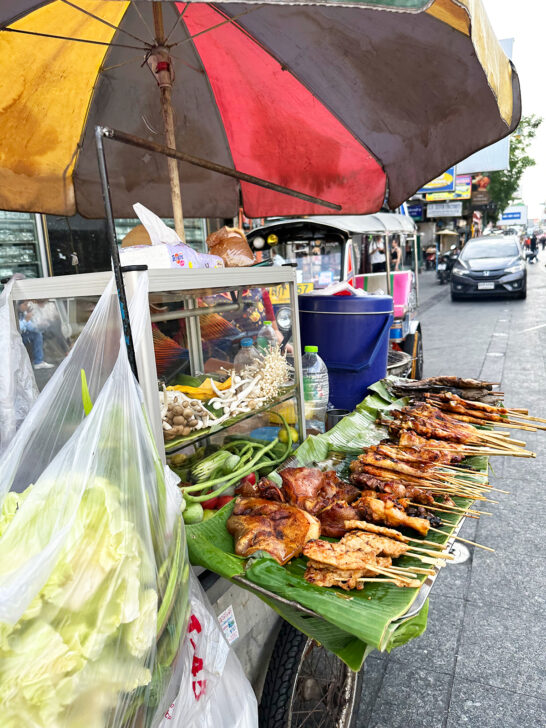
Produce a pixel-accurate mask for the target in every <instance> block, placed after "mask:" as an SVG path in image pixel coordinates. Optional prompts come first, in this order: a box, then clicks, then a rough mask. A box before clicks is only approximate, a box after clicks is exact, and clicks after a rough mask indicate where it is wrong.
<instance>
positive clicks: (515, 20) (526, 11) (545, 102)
mask: <svg viewBox="0 0 546 728" xmlns="http://www.w3.org/2000/svg"><path fill="white" fill-rule="evenodd" d="M483 3H484V5H485V7H486V10H487V13H488V15H489V19H490V20H491V24H492V25H493V29H494V30H495V33H496V35H497V37H498V38H514V55H513V58H512V60H513V61H514V64H515V66H516V69H517V71H518V75H519V80H520V84H521V96H522V102H523V113H524V114H526V115H527V114H538V115H539V116H542V117H543V118H544V121H543V123H542V126H541V127H540V129H539V131H538V134H537V137H536V139H535V143H534V144H533V147H532V149H531V156H532V157H534V159H535V160H536V166H535V167H531V168H530V169H528V170H527V171H526V172H525V174H524V176H523V178H522V183H521V192H522V195H523V199H524V200H525V202H526V203H527V205H528V206H529V217H530V218H534V217H538V216H539V214H540V213H541V212H542V205H541V203H543V202H546V0H483Z"/></svg>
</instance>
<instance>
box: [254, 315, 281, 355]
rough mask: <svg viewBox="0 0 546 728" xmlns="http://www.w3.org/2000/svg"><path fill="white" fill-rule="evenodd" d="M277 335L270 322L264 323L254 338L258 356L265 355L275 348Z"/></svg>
mask: <svg viewBox="0 0 546 728" xmlns="http://www.w3.org/2000/svg"><path fill="white" fill-rule="evenodd" d="M277 343H278V342H277V335H276V334H275V329H274V328H273V324H272V323H271V321H264V325H263V326H262V328H261V329H260V330H259V331H258V336H257V338H256V346H257V347H258V351H259V353H260V354H267V352H268V351H269V350H270V349H272V348H274V347H275V346H277Z"/></svg>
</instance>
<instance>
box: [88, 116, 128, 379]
mask: <svg viewBox="0 0 546 728" xmlns="http://www.w3.org/2000/svg"><path fill="white" fill-rule="evenodd" d="M103 131H104V128H103V127H101V126H96V127H95V143H96V146H97V157H98V162H99V173H100V181H101V186H102V197H103V199H104V209H105V211H106V232H107V235H108V242H109V243H110V255H111V256H112V268H113V269H114V278H115V280H116V288H117V290H118V299H119V308H120V312H121V323H122V326H123V335H124V337H125V343H126V345H127V356H128V358H129V364H130V365H131V369H132V371H133V374H134V375H135V378H136V379H137V380H138V370H137V365H136V357H135V347H134V344H133V333H132V331H131V323H130V321H129V307H128V305H127V295H126V293H125V283H124V282H123V273H122V270H121V263H120V259H119V249H118V241H117V236H116V227H115V224H114V212H113V210H112V198H111V196H110V182H109V181H108V170H107V168H106V157H105V155H104V145H103Z"/></svg>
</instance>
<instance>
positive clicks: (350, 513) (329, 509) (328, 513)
mask: <svg viewBox="0 0 546 728" xmlns="http://www.w3.org/2000/svg"><path fill="white" fill-rule="evenodd" d="M357 518H358V511H356V510H355V509H354V508H353V507H352V506H351V505H349V504H348V503H347V502H346V501H344V500H339V501H334V502H333V503H331V504H330V505H329V506H326V508H324V509H323V510H322V511H320V513H319V514H318V519H319V520H320V532H321V535H322V536H330V537H332V538H341V536H343V534H344V533H346V532H347V529H346V528H345V521H348V520H351V519H357Z"/></svg>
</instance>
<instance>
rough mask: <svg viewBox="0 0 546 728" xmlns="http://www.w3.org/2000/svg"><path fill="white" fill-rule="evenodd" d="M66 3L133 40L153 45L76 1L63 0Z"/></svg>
mask: <svg viewBox="0 0 546 728" xmlns="http://www.w3.org/2000/svg"><path fill="white" fill-rule="evenodd" d="M61 2H63V3H64V4H65V5H68V6H69V7H71V8H74V10H79V12H80V13H83V14H84V15H87V16H89V17H90V18H93V19H94V20H98V22H99V23H103V24H104V25H107V26H108V27H109V28H113V29H114V30H116V31H119V32H120V33H125V35H128V36H129V37H130V38H132V39H133V40H138V42H139V43H144V45H152V43H148V42H147V41H145V40H142V38H139V37H138V36H137V35H133V34H132V33H130V32H129V31H128V30H125V29H124V28H120V27H118V26H117V25H114V24H113V23H110V22H109V21H108V20H104V18H100V17H99V16H98V15H95V14H94V13H90V12H89V10H84V9H83V8H80V7H79V5H76V4H75V3H71V2H70V0H61Z"/></svg>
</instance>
